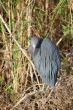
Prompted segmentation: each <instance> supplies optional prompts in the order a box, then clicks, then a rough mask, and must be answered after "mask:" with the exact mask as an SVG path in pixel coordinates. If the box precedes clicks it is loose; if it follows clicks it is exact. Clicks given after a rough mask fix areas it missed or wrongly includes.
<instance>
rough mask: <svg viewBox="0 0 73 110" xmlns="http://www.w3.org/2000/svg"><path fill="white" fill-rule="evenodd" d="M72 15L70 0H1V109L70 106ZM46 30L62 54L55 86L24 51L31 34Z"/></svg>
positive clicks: (60, 108)
mask: <svg viewBox="0 0 73 110" xmlns="http://www.w3.org/2000/svg"><path fill="white" fill-rule="evenodd" d="M70 6H71V7H70ZM72 18H73V9H72V0H70V1H67V0H56V1H48V0H39V1H35V0H32V1H30V0H25V1H23V0H20V1H18V0H16V1H13V0H10V1H9V0H4V1H3V0H0V109H1V110H10V109H11V110H12V109H13V110H72V108H73V92H72V91H73V52H71V50H72V49H73V19H72ZM48 33H49V34H50V36H49V37H50V38H51V39H53V40H54V41H55V43H56V44H57V46H58V48H59V50H60V55H61V65H62V66H61V70H60V76H59V78H58V82H57V85H56V87H55V88H54V90H51V89H50V88H49V87H47V86H46V85H44V84H42V81H41V79H40V77H39V76H38V73H37V72H36V69H35V67H34V65H33V63H32V61H31V59H30V56H29V55H28V52H27V47H28V45H29V43H30V37H31V36H32V35H38V36H42V37H46V36H48V35H49V34H48ZM51 36H52V37H51Z"/></svg>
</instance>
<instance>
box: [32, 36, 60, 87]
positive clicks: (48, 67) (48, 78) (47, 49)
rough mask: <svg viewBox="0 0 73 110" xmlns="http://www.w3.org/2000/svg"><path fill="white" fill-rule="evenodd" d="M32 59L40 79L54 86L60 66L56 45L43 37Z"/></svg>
mask: <svg viewBox="0 0 73 110" xmlns="http://www.w3.org/2000/svg"><path fill="white" fill-rule="evenodd" d="M32 59H33V62H34V64H35V67H36V69H37V71H38V73H39V75H40V77H41V79H42V81H43V82H44V83H46V84H48V85H49V86H54V85H55V83H56V81H57V73H58V70H59V68H60V57H59V52H58V50H57V48H56V45H55V44H54V43H53V42H52V41H51V40H49V39H47V38H45V39H44V40H43V41H42V43H41V45H40V47H39V49H38V52H37V53H36V54H34V55H33V56H32Z"/></svg>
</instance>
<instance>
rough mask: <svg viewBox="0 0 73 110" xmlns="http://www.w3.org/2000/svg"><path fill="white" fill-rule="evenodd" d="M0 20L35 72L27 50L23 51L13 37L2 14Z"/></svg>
mask: <svg viewBox="0 0 73 110" xmlns="http://www.w3.org/2000/svg"><path fill="white" fill-rule="evenodd" d="M0 19H1V21H2V23H3V24H4V26H5V28H6V29H7V31H8V32H9V34H10V38H12V39H13V41H14V42H15V44H16V45H17V46H18V48H19V49H20V50H21V52H22V53H23V55H24V56H25V57H26V58H27V59H28V61H29V62H30V63H31V65H32V67H33V69H34V70H35V66H34V64H33V63H32V61H31V59H30V57H29V56H28V54H27V52H26V50H25V49H22V47H21V46H20V45H19V43H18V41H17V40H16V39H15V37H14V36H13V35H12V33H11V31H10V29H9V27H8V26H7V24H6V22H5V21H4V19H3V17H2V16H1V14H0Z"/></svg>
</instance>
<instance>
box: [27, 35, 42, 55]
mask: <svg viewBox="0 0 73 110" xmlns="http://www.w3.org/2000/svg"><path fill="white" fill-rule="evenodd" d="M40 41H41V38H39V37H37V36H33V37H32V38H31V41H30V45H29V47H28V51H29V53H30V54H31V55H33V54H35V53H36V52H37V51H38V49H39V47H40V43H41V42H40Z"/></svg>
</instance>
